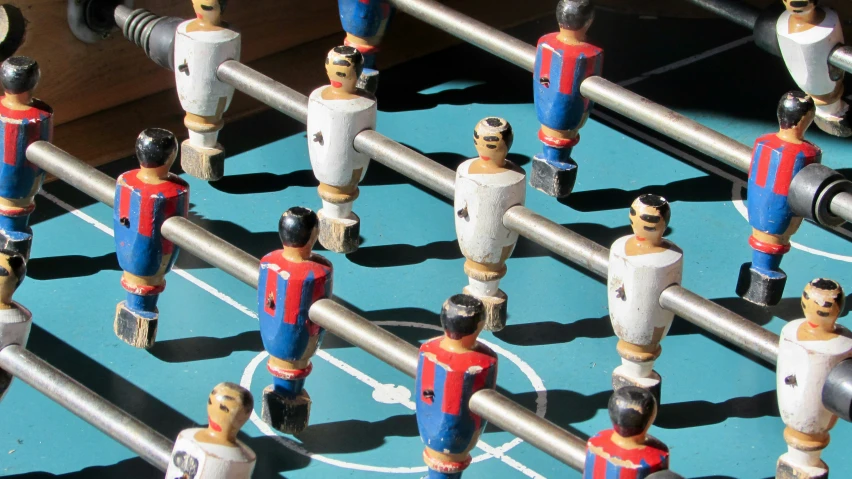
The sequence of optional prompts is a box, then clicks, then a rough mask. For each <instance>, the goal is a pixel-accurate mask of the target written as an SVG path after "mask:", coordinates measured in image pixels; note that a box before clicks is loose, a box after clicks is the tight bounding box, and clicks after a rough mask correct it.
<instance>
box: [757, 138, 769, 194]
mask: <svg viewBox="0 0 852 479" xmlns="http://www.w3.org/2000/svg"><path fill="white" fill-rule="evenodd" d="M772 153H773V150H772V148H770V147H769V145H767V144H764V145H763V146H762V147H761V149H760V156H758V157H757V178H755V179H754V184H756V185H757V186H759V187H761V188H763V187H765V186H766V177H767V176H769V163H771V161H772Z"/></svg>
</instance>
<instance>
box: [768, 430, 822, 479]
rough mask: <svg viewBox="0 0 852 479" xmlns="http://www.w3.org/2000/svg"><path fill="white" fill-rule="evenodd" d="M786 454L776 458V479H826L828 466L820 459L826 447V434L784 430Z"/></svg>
mask: <svg viewBox="0 0 852 479" xmlns="http://www.w3.org/2000/svg"><path fill="white" fill-rule="evenodd" d="M784 440H785V441H787V453H786V454H783V455H782V456H781V457H780V458H778V463H777V464H776V469H775V477H776V479H828V466H827V465H826V464H825V462H823V461H822V459H821V458H820V454H821V453H822V450H823V449H825V448H826V446H828V441H829V436H828V433H823V434H818V435H811V434H805V433H802V432H799V431H796V430H794V429H791V428H789V427H787V428H785V429H784Z"/></svg>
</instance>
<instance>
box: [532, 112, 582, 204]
mask: <svg viewBox="0 0 852 479" xmlns="http://www.w3.org/2000/svg"><path fill="white" fill-rule="evenodd" d="M538 139H539V140H541V143H542V153H541V154H540V155H536V156H535V157H534V158H533V168H532V175H531V176H530V186H532V187H533V188H535V189H537V190H539V191H541V192H543V193H545V194H546V195H549V196H553V197H555V198H564V197H566V196H568V195H570V194H571V191H572V190H573V189H574V183H575V182H576V180H577V163H576V162H574V160H573V159H571V150H573V148H574V145H576V144H577V143H578V142H579V141H580V135H579V134H578V133H577V131H576V130H571V131H567V130H554V129H552V128H548V127H546V126H544V125H542V126H541V130H539V132H538Z"/></svg>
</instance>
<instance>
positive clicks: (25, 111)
mask: <svg viewBox="0 0 852 479" xmlns="http://www.w3.org/2000/svg"><path fill="white" fill-rule="evenodd" d="M39 77H40V72H39V67H38V63H36V62H35V61H34V60H33V59H31V58H28V57H21V56H18V57H11V58H9V59H8V60H6V61H4V62H3V65H2V66H0V81H2V83H3V89H4V90H5V92H6V95H5V96H4V97H3V99H2V100H0V128H2V134H3V143H4V146H3V149H2V150H0V158H2V162H0V248H7V249H10V250H13V251H17V252H18V253H20V254H21V255H23V257H24V258H25V259H28V258H29V257H30V248H31V247H32V240H33V231H32V229H31V228H30V227H29V219H30V213H32V212H33V210H34V209H35V202H34V201H33V197H34V196H35V195H36V193H38V191H39V189H41V183H42V181H43V180H44V171H42V170H41V168H39V167H37V166H35V165H33V164H32V163H30V162H29V161H27V157H26V152H27V147H28V146H29V145H30V144H32V143H34V142H36V141H39V140H43V141H52V140H53V110H52V109H51V108H50V107H49V106H47V104H45V103H44V102H42V101H41V100H38V99H35V98H33V94H32V90H33V89H34V88H35V86H36V84H37V83H38V80H39Z"/></svg>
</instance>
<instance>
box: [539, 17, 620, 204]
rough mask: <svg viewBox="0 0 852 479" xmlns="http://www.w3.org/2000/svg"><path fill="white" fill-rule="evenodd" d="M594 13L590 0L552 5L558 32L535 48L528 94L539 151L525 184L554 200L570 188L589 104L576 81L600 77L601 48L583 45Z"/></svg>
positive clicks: (589, 108)
mask: <svg viewBox="0 0 852 479" xmlns="http://www.w3.org/2000/svg"><path fill="white" fill-rule="evenodd" d="M594 16H595V14H594V7H593V6H592V2H591V0H561V1H560V2H559V4H558V5H557V6H556V20H557V22H558V23H559V32H558V33H551V34H549V35H545V36H543V37H541V39H540V40H539V41H538V48H537V50H536V57H535V69H534V70H533V94H534V99H535V111H536V114H537V115H538V121H539V122H540V123H541V130H539V132H538V138H539V140H541V142H542V145H543V147H542V148H543V149H542V153H541V154H539V155H536V156H535V157H534V158H533V168H532V176H531V177H530V186H532V187H533V188H535V189H537V190H540V191H543V192H544V193H546V194H548V195H550V196H555V197H557V198H564V197H566V196H568V195H569V194H570V193H571V190H572V189H573V188H574V182H575V181H576V179H577V163H575V162H574V160H573V159H571V150H572V149H573V148H574V146H575V145H577V143H578V142H579V141H580V134H579V131H580V128H582V127H583V124H585V123H586V119H587V118H588V117H589V111H590V110H591V108H592V102H591V101H589V100H588V99H586V98H584V97H583V95H581V94H580V84H581V83H582V82H583V80H585V79H586V78H588V77H590V76H592V75H600V74H601V68H602V66H603V50H601V49H600V48H598V47H596V46H594V45H592V44H590V43H586V31H587V30H588V29H589V27H590V26H591V24H592V20H593V19H594Z"/></svg>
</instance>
